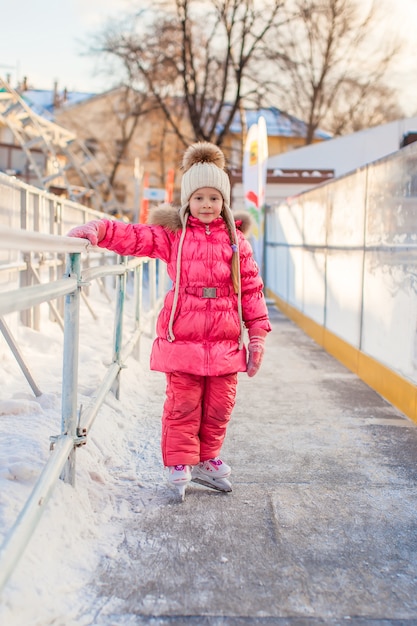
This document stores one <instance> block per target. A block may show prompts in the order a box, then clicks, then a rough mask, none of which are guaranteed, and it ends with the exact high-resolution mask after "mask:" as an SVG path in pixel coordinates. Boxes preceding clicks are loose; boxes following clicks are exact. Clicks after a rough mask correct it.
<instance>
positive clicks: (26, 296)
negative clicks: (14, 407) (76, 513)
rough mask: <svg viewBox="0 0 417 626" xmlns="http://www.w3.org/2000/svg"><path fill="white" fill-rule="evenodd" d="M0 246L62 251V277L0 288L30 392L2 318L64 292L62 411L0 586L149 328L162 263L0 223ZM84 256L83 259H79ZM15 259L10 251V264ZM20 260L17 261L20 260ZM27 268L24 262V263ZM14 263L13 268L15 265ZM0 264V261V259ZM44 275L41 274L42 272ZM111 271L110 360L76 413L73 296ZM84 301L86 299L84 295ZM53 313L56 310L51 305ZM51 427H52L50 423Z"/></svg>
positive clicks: (8, 547) (5, 548)
mask: <svg viewBox="0 0 417 626" xmlns="http://www.w3.org/2000/svg"><path fill="white" fill-rule="evenodd" d="M0 251H1V252H7V253H8V254H11V253H12V252H17V253H19V254H24V255H34V254H39V253H41V254H44V255H45V254H57V255H61V256H64V255H65V254H66V263H65V271H64V273H63V275H62V277H56V276H55V275H54V276H53V279H52V280H49V278H48V279H47V281H46V282H42V280H41V278H43V277H41V276H39V277H38V278H39V280H37V281H36V284H30V285H23V286H22V285H21V284H19V282H20V281H16V284H15V285H14V288H13V289H9V290H7V291H3V292H2V293H0V321H1V326H0V331H1V332H3V334H4V336H5V338H6V340H7V343H8V345H9V347H10V349H11V350H12V352H13V354H14V356H15V358H16V360H17V362H18V363H19V366H20V368H21V370H22V372H23V374H24V375H25V376H26V379H27V380H28V383H29V384H30V386H31V387H32V390H33V391H34V393H35V395H40V394H41V392H40V390H39V388H38V386H37V385H36V382H35V380H34V377H33V376H32V374H31V373H30V372H29V368H28V367H27V365H26V363H25V361H24V358H23V357H22V355H21V353H20V351H19V347H18V345H17V342H16V341H15V339H14V337H13V333H12V332H11V331H10V329H9V327H8V325H7V324H6V322H5V320H4V319H3V316H5V315H8V314H15V313H17V312H22V311H27V310H31V309H32V310H33V308H34V307H36V306H38V305H40V304H41V303H44V302H48V303H49V304H50V303H51V302H53V301H54V300H56V299H57V298H64V299H65V302H64V305H63V320H62V325H63V330H64V349H63V368H62V371H63V375H62V414H61V429H60V434H59V435H56V436H51V438H50V439H51V454H50V457H49V459H48V462H47V464H46V465H45V467H44V469H43V471H42V473H41V474H40V476H39V478H38V480H37V482H36V484H35V486H34V488H33V491H32V493H31V495H30V497H29V498H28V500H27V502H26V504H25V506H24V508H23V509H22V511H21V513H20V515H19V516H18V518H17V520H16V522H15V524H14V525H13V527H12V528H11V529H10V531H9V533H8V534H7V536H6V538H5V540H4V543H3V545H2V546H1V548H0V590H1V589H2V588H3V587H4V585H5V584H6V582H7V580H8V579H9V577H10V575H11V573H12V572H13V570H14V568H15V566H16V564H17V562H18V560H19V558H20V557H21V555H22V553H23V551H24V549H25V547H26V545H27V544H28V542H29V540H30V538H31V536H32V534H33V532H34V530H35V528H36V526H37V523H38V521H39V519H40V517H41V515H42V513H43V511H44V509H45V506H46V503H47V502H48V499H49V497H50V495H51V493H52V491H53V488H54V485H55V484H56V481H57V479H58V478H62V479H63V480H65V481H66V482H69V483H70V484H72V485H73V484H74V477H75V460H76V450H77V448H78V447H79V446H82V445H85V444H86V443H87V436H88V433H89V431H90V429H91V427H92V425H93V422H94V421H95V418H96V416H97V414H98V411H99V408H100V406H101V405H102V403H103V401H104V399H105V397H106V395H107V393H108V392H109V391H113V393H115V395H116V397H118V396H119V389H120V388H119V381H120V372H121V369H122V368H123V366H124V363H125V361H126V359H127V357H128V356H129V355H130V354H131V353H132V352H133V353H134V355H136V356H138V351H137V348H138V345H139V339H140V336H141V334H142V333H143V332H144V331H145V328H148V327H149V324H151V328H152V329H153V327H154V320H155V317H156V314H157V312H158V310H159V308H160V305H161V301H162V297H163V294H164V292H165V283H166V280H165V279H166V272H165V266H164V265H163V264H162V263H159V262H158V261H156V260H150V259H142V258H133V259H128V258H126V257H117V256H116V255H108V256H104V257H103V256H102V253H100V254H98V252H97V249H95V248H91V246H90V244H89V243H88V242H86V241H84V240H79V239H73V238H69V237H62V236H59V235H53V234H50V235H48V234H40V233H37V232H29V231H24V230H19V229H13V228H6V227H4V226H1V225H0ZM94 255H95V258H96V264H95V266H93V267H92V266H90V260H91V259H90V257H94ZM86 261H87V262H86ZM21 265H22V262H21V261H20V260H19V257H16V268H17V267H20V266H21ZM23 265H25V264H23ZM145 265H147V266H148V274H149V288H148V289H149V297H148V298H147V300H148V305H147V306H146V307H145V306H144V298H143V295H144V280H143V268H144V266H145ZM26 267H27V265H26ZM16 268H14V271H16ZM3 269H4V264H3ZM44 273H45V272H44ZM131 273H132V274H133V284H134V290H133V294H134V295H133V306H134V328H133V330H132V331H131V332H130V335H129V336H128V337H127V338H126V334H127V333H126V332H125V329H124V323H123V322H124V309H125V296H126V283H127V276H128V274H131ZM108 276H111V277H113V279H114V280H115V281H116V282H115V286H116V298H115V300H116V301H115V311H114V331H113V343H112V351H113V354H112V357H111V364H110V366H109V367H108V370H107V373H106V375H105V377H104V378H103V380H102V381H101V383H100V386H99V387H98V389H97V391H96V393H95V396H94V399H93V400H92V402H91V404H90V405H89V406H87V407H86V408H85V409H84V410H83V411H81V410H79V408H78V407H77V397H78V341H79V325H80V316H79V312H80V302H81V299H82V297H83V294H85V291H86V290H87V289H88V284H89V283H90V282H91V281H93V280H103V278H105V277H108ZM86 302H88V301H86ZM54 314H55V315H57V316H58V319H59V313H58V312H57V311H56V310H54ZM57 430H58V428H57Z"/></svg>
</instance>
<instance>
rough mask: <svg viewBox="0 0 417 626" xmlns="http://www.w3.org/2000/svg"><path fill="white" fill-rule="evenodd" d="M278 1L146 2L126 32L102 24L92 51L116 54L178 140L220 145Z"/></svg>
mask: <svg viewBox="0 0 417 626" xmlns="http://www.w3.org/2000/svg"><path fill="white" fill-rule="evenodd" d="M284 2H285V0H265V1H263V2H254V1H253V0H243V1H239V0H210V1H207V2H198V1H197V0H175V2H168V3H167V2H164V3H161V2H160V3H154V6H153V9H152V11H148V12H146V14H144V13H143V12H142V13H141V14H140V15H139V16H138V19H137V20H136V21H135V22H133V20H131V24H132V26H131V27H130V29H129V31H127V30H126V24H125V23H124V24H123V25H122V28H120V26H113V27H112V28H110V29H107V30H106V31H105V32H104V33H103V34H102V36H101V39H100V40H99V42H97V43H96V50H99V51H101V52H104V53H106V54H107V55H110V56H113V57H116V58H118V59H119V60H120V62H121V63H122V65H123V67H124V69H125V71H126V75H127V77H128V81H129V83H130V84H131V85H132V86H135V87H136V88H137V89H138V90H139V91H143V92H146V93H148V94H150V95H152V97H153V98H154V99H155V101H156V102H157V103H158V105H159V106H160V108H161V110H162V111H163V114H164V116H165V118H166V120H167V121H168V123H169V125H170V127H171V128H172V129H173V131H174V132H175V133H176V134H177V136H178V138H179V139H180V140H181V142H182V143H183V144H184V145H187V144H188V143H189V142H190V140H194V141H195V140H207V141H213V142H215V143H217V144H218V145H221V144H222V142H223V140H224V138H225V136H226V135H227V133H228V131H229V128H230V125H231V123H232V120H233V119H234V117H235V115H236V113H237V112H238V111H239V109H240V106H241V103H242V102H243V101H245V99H247V98H249V97H250V95H251V93H253V92H254V90H255V91H256V87H257V85H258V82H257V80H256V71H255V69H254V68H252V65H251V64H252V61H255V59H256V56H257V54H258V52H259V50H260V48H261V46H262V42H263V40H264V38H265V36H266V34H267V33H268V32H270V31H272V30H273V29H276V28H277V26H278V19H279V13H280V10H281V9H282V8H283V5H284ZM251 72H252V73H251Z"/></svg>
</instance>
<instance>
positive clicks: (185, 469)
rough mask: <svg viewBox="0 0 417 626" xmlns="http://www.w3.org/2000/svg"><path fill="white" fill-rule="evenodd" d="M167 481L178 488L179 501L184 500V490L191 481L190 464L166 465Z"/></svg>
mask: <svg viewBox="0 0 417 626" xmlns="http://www.w3.org/2000/svg"><path fill="white" fill-rule="evenodd" d="M168 472H169V474H168V482H169V484H170V485H171V486H172V487H175V488H176V489H178V492H179V494H180V498H181V501H182V502H183V501H184V500H185V490H186V489H187V486H188V485H189V483H190V481H191V467H190V465H172V466H171V467H168Z"/></svg>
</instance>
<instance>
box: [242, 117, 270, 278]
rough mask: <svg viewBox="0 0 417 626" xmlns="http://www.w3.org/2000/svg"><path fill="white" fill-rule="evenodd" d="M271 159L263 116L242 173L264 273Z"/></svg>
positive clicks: (257, 257) (254, 128) (252, 134)
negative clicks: (267, 193) (266, 192)
mask: <svg viewBox="0 0 417 626" xmlns="http://www.w3.org/2000/svg"><path fill="white" fill-rule="evenodd" d="M267 162H268V135H267V130H266V123H265V119H264V118H263V117H260V118H259V120H258V123H257V124H252V126H251V127H250V128H249V132H248V136H247V138H246V143H245V151H244V154H243V171H242V177H243V191H244V195H245V207H246V210H247V211H249V213H250V214H251V216H252V219H253V221H254V228H253V242H252V247H253V253H254V256H255V260H256V262H257V263H258V265H259V267H260V268H261V272H262V273H263V245H264V241H263V240H264V213H265V187H266V174H267Z"/></svg>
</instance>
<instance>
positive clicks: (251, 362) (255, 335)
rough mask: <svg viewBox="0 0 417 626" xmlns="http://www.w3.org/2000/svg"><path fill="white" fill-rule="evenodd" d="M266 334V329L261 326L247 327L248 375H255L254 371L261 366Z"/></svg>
mask: <svg viewBox="0 0 417 626" xmlns="http://www.w3.org/2000/svg"><path fill="white" fill-rule="evenodd" d="M266 334H267V333H266V330H263V329H262V328H250V329H249V346H248V350H249V358H248V366H247V368H246V371H247V373H248V376H250V377H252V376H255V374H256V372H257V371H258V369H259V368H260V367H261V363H262V359H263V356H264V351H265V337H266Z"/></svg>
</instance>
